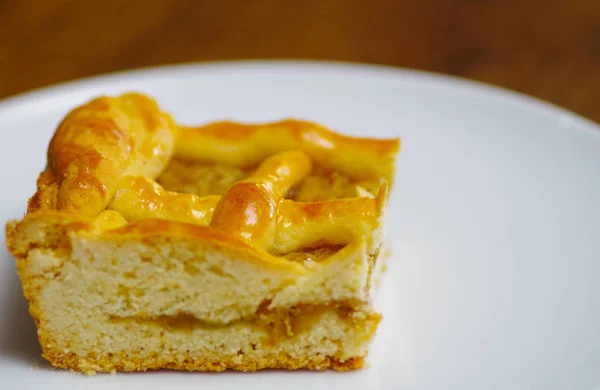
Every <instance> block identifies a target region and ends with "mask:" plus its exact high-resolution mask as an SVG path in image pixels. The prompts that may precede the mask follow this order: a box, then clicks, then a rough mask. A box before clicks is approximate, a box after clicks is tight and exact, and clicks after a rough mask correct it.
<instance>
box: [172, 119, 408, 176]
mask: <svg viewBox="0 0 600 390" xmlns="http://www.w3.org/2000/svg"><path fill="white" fill-rule="evenodd" d="M178 138H179V140H180V142H178V143H177V147H176V151H175V154H176V155H177V156H180V157H182V158H184V159H190V160H201V161H206V162H213V163H215V162H218V163H225V164H228V165H233V166H240V167H244V166H255V165H257V164H258V163H260V162H261V161H263V160H264V159H265V158H267V157H268V156H271V155H274V154H276V153H278V152H281V151H285V150H301V151H302V152H304V153H306V154H307V155H308V156H309V157H310V158H311V159H312V160H313V161H314V162H315V163H316V164H319V165H321V166H323V167H325V168H327V169H330V170H334V171H340V172H344V173H346V174H348V175H349V176H350V177H354V178H357V179H364V178H373V177H381V178H384V179H386V180H387V181H388V182H389V183H392V182H393V174H394V167H395V160H396V154H397V153H398V151H399V150H400V140H399V139H397V138H396V139H389V140H385V139H372V138H360V137H349V136H345V135H342V134H339V133H336V132H333V131H331V130H329V129H327V128H325V127H323V126H320V125H318V124H316V123H311V122H307V121H301V120H295V119H288V120H283V121H280V122H273V123H266V124H243V123H237V122H216V123H210V124H208V125H205V126H200V127H183V126H182V127H180V128H179V135H178Z"/></svg>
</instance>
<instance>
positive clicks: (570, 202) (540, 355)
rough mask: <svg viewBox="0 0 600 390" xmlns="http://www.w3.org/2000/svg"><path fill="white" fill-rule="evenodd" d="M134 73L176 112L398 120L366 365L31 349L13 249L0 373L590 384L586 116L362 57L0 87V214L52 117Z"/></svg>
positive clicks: (594, 328) (29, 377)
mask: <svg viewBox="0 0 600 390" xmlns="http://www.w3.org/2000/svg"><path fill="white" fill-rule="evenodd" d="M130 90H137V91H141V92H144V93H148V94H150V95H152V96H154V97H156V98H157V99H158V101H159V103H160V104H161V105H162V106H163V107H164V108H165V109H166V110H168V111H170V112H171V113H172V114H173V115H174V116H175V118H176V119H177V120H178V121H179V122H181V123H186V124H200V123H204V122H207V121H212V120H217V119H234V120H238V121H249V122H256V121H270V120H276V119H280V118H284V117H290V116H291V117H298V118H303V119H308V120H313V121H317V122H321V123H322V124H324V125H326V126H328V127H330V128H332V129H335V130H338V131H341V132H345V133H348V134H355V135H369V136H381V137H392V136H400V137H402V150H401V153H400V157H399V159H398V168H397V172H398V173H397V178H396V185H395V188H394V190H393V194H392V198H391V201H390V210H389V234H388V236H389V240H390V241H391V243H392V249H393V256H392V258H391V259H390V266H389V270H388V272H387V273H386V274H385V276H384V278H383V281H382V284H381V289H380V291H379V293H378V297H377V305H378V307H379V309H380V310H381V311H382V312H383V315H384V320H383V322H382V323H381V326H380V328H379V331H378V334H377V338H376V341H375V343H374V345H373V348H372V351H371V354H370V359H369V366H368V368H366V369H364V370H361V371H356V372H349V373H342V374H340V373H336V372H306V371H302V372H283V371H265V372H258V373H235V372H226V373H219V374H214V373H181V372H169V371H156V372H148V373H137V374H117V375H114V376H111V375H96V376H94V377H85V376H83V375H79V374H74V373H68V372H64V371H60V370H54V369H52V368H51V367H50V366H49V364H48V363H46V362H45V361H44V360H43V359H42V358H41V356H40V349H39V346H38V344H37V338H36V333H35V327H34V325H33V321H32V320H31V318H30V317H29V315H28V313H27V305H26V301H25V299H24V298H23V297H22V292H21V287H20V284H19V280H18V277H17V275H16V271H15V266H14V259H13V258H12V256H10V255H9V253H8V252H7V251H6V249H4V248H2V249H1V252H0V388H1V389H6V390H9V389H42V388H43V389H61V390H62V389H70V388H82V389H83V388H85V389H95V388H110V389H145V390H150V389H169V388H171V387H173V388H203V389H211V388H217V387H219V388H224V389H227V388H242V387H243V388H246V389H261V390H266V389H283V388H289V389H311V390H312V389H314V390H317V389H333V388H343V389H345V390H352V389H375V388H378V389H533V388H539V389H589V390H592V389H599V388H600V387H599V386H600V369H599V368H600V337H599V336H598V334H599V330H600V283H599V282H598V278H599V276H600V128H599V127H598V126H597V125H595V124H593V123H591V122H589V121H586V120H584V119H582V118H579V117H577V116H575V115H573V114H571V113H569V112H566V111H564V110H562V109H559V108H556V107H553V106H550V105H547V104H545V103H541V102H539V101H536V100H533V99H529V98H526V97H523V96H521V95H517V94H513V93H510V92H507V91H504V90H500V89H496V88H492V87H487V86H482V85H480V84H476V83H471V82H467V81H461V80H457V79H452V78H447V77H443V76H437V75H430V74H426V73H421V72H413V71H402V70H395V69H389V68H382V67H374V66H358V65H345V64H335V63H333V64H332V63H310V62H240V63H221V64H219V63H217V64H209V65H186V66H177V67H167V68H158V69H149V70H143V71H136V72H127V73H121V74H116V75H111V76H104V77H100V78H94V79H89V80H83V81H77V82H73V83H69V84H64V85H61V86H57V87H52V88H48V89H44V90H40V91H36V92H32V93H28V94H25V95H21V96H18V97H15V98H12V99H9V100H5V101H4V102H1V103H0V178H1V179H2V180H1V183H2V191H1V192H0V217H1V218H0V219H1V220H3V221H5V220H8V219H12V218H18V217H20V216H21V215H22V213H23V211H24V210H25V204H26V200H27V198H28V197H29V196H30V195H32V194H33V192H34V186H35V179H36V176H37V174H38V173H39V171H40V170H42V169H43V167H44V165H45V154H46V147H47V144H48V141H49V138H50V137H51V135H52V133H53V131H54V129H55V127H56V125H57V123H58V122H59V120H60V119H61V118H62V117H63V116H64V115H65V114H66V113H67V112H68V111H69V110H70V109H71V108H73V107H74V106H75V105H78V104H81V103H82V102H84V101H86V100H87V99H89V98H91V97H93V96H96V95H100V94H115V93H119V92H124V91H130Z"/></svg>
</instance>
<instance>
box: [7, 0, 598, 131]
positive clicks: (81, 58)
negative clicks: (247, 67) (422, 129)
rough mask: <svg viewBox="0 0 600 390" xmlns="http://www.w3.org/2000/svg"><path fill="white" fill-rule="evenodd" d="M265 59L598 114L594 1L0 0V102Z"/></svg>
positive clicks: (584, 113) (596, 38)
mask: <svg viewBox="0 0 600 390" xmlns="http://www.w3.org/2000/svg"><path fill="white" fill-rule="evenodd" d="M267 58H268V59H271V58H276V59H319V60H336V61H354V62H365V63H374V64H383V65H392V66H398V67H408V68H416V69H422V70H428V71H434V72H440V73H445V74H450V75H455V76H461V77H466V78H470V79H474V80H479V81H484V82H488V83H492V84H495V85H499V86H503V87H506V88H510V89H514V90H517V91H520V92H524V93H526V94H529V95H533V96H536V97H538V98H542V99H545V100H548V101H550V102H552V103H555V104H558V105H561V106H563V107H565V108H568V109H570V110H573V111H575V112H577V113H579V114H582V115H584V116H587V117H589V118H591V119H593V120H595V121H597V122H600V76H599V74H600V0H420V1H419V0H206V1H204V0H129V1H127V0H119V1H117V0H102V1H85V0H0V98H3V97H7V96H10V95H14V94H17V93H19V92H23V91H26V90H30V89H32V88H37V87H41V86H46V85H49V84H54V83H58V82H61V81H65V80H70V79H75V78H81V77H85V76H91V75H97V74H101V73H106V72H113V71H119V70H125V69H131V68H139V67H147V66H153V65H162V64H173V63H182V62H196V61H220V60H236V59H267Z"/></svg>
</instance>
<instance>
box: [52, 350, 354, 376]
mask: <svg viewBox="0 0 600 390" xmlns="http://www.w3.org/2000/svg"><path fill="white" fill-rule="evenodd" d="M43 356H44V358H46V359H47V360H48V361H49V362H50V363H51V364H52V365H53V366H55V367H57V368H65V369H71V370H74V371H81V372H83V373H85V374H86V375H94V374H96V373H98V372H116V371H119V372H133V371H147V370H157V369H167V370H185V371H213V372H219V371H225V370H235V371H244V372H253V371H257V370H261V369H266V368H273V369H286V370H299V369H308V370H329V369H333V370H336V371H349V370H355V369H359V368H363V367H364V364H365V359H364V358H363V357H353V358H350V359H348V360H345V361H340V360H339V359H336V358H332V357H330V356H310V357H309V356H307V357H306V358H303V359H299V358H292V357H290V356H287V355H285V354H281V355H279V356H274V357H269V358H262V359H253V358H252V359H250V358H246V357H244V356H240V355H235V356H224V357H222V358H221V359H220V360H217V361H211V360H207V359H202V358H192V357H187V356H184V355H170V356H161V357H158V356H157V357H155V358H150V359H149V358H146V357H140V356H135V355H132V354H121V355H120V356H112V357H110V358H108V357H103V358H99V357H96V356H93V354H91V355H89V356H87V357H85V358H82V357H79V356H77V355H76V354H74V353H68V354H65V353H61V352H60V351H59V350H56V349H50V350H47V351H45V353H44V354H43ZM115 361H117V362H115Z"/></svg>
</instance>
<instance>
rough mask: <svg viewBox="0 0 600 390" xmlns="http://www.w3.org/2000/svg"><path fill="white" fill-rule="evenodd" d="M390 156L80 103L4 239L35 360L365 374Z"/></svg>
mask: <svg viewBox="0 0 600 390" xmlns="http://www.w3.org/2000/svg"><path fill="white" fill-rule="evenodd" d="M398 149H399V141H398V140H374V139H363V138H352V137H346V136H342V135H340V134H337V133H334V132H332V131H330V130H327V129H325V128H323V127H321V126H319V125H316V124H313V123H308V122H303V121H296V120H287V121H282V122H277V123H270V124H264V125H245V124H238V123H232V122H219V123H213V124H209V125H206V126H202V127H184V126H178V125H177V124H175V122H174V121H173V120H172V119H171V118H170V117H169V115H167V114H165V113H164V112H161V111H160V109H159V108H158V106H157V104H156V103H155V102H154V101H153V100H152V99H150V98H148V97H146V96H143V95H139V94H126V95H123V96H120V97H100V98H98V99H95V100H93V101H91V102H89V103H87V104H85V105H83V106H81V107H78V108H76V109H75V110H73V111H72V112H71V113H69V114H68V115H67V116H66V117H65V119H64V120H63V121H62V123H61V124H60V125H59V127H58V129H57V130H56V133H55V135H54V137H53V138H52V141H51V142H50V145H49V148H48V163H47V166H46V169H45V170H44V172H42V173H41V174H40V176H39V178H38V182H37V192H36V193H35V195H34V196H33V197H32V198H31V199H30V200H29V206H28V210H27V214H26V215H25V217H24V218H23V219H22V220H20V221H13V222H10V223H9V224H8V225H7V232H6V234H7V243H8V247H9V249H10V251H11V252H12V253H13V255H14V256H15V257H16V258H17V268H18V271H19V275H20V277H21V281H22V285H23V290H24V293H25V296H26V298H27V299H28V301H29V305H30V312H31V315H32V316H33V318H34V319H35V322H36V326H37V329H38V336H39V341H40V344H41V347H42V350H43V356H44V357H45V358H46V359H48V360H49V361H50V362H51V363H52V364H53V365H54V366H56V367H62V368H68V369H73V370H77V371H83V372H85V373H94V372H98V371H115V370H116V371H137V370H147V369H159V368H167V369H182V370H209V371H221V370H225V369H234V370H243V371H253V370H258V369H262V368H285V369H298V368H308V369H328V368H333V369H336V370H348V369H354V368H359V367H362V366H363V364H364V358H365V356H366V355H367V351H368V345H369V342H370V340H371V338H372V337H373V334H374V332H375V330H376V328H377V324H378V322H379V321H380V318H381V316H380V315H379V314H378V313H376V312H375V311H374V309H373V306H372V293H373V284H374V283H372V282H371V280H372V278H373V277H374V274H375V272H374V269H375V265H376V264H378V262H377V259H378V257H379V253H380V248H381V246H382V243H383V238H384V229H383V222H384V215H385V207H386V197H387V192H388V186H389V185H390V183H391V180H392V176H393V172H394V161H395V157H396V154H397V152H398ZM382 252H383V251H382ZM380 263H381V261H380V262H379V264H380Z"/></svg>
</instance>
